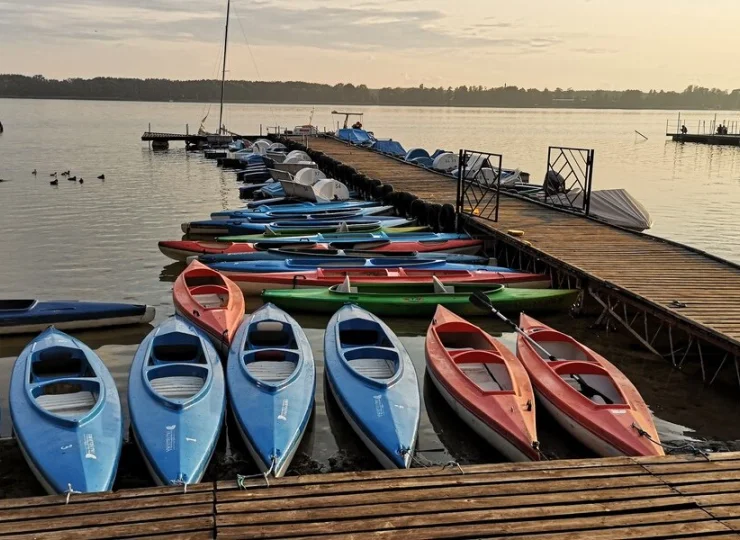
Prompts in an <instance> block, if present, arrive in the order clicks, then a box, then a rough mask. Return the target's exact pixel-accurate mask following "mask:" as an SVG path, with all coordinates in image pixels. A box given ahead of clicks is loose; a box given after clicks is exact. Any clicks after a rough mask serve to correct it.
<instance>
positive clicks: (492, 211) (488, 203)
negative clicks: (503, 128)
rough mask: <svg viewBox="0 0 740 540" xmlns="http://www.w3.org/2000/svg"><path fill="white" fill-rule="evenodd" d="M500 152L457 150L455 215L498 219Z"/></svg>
mask: <svg viewBox="0 0 740 540" xmlns="http://www.w3.org/2000/svg"><path fill="white" fill-rule="evenodd" d="M502 160H503V157H502V155H501V154H493V153H490V152H479V151H476V150H460V153H459V155H458V167H457V199H456V201H457V204H456V208H455V212H456V213H457V215H461V214H466V215H470V216H475V217H478V218H481V219H485V220H488V221H498V207H499V198H500V190H499V188H500V187H501V163H502Z"/></svg>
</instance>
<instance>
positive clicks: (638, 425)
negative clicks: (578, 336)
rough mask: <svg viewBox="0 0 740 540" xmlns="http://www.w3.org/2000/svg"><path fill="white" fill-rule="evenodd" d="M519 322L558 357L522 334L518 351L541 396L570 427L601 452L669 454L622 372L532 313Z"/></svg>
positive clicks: (581, 439)
mask: <svg viewBox="0 0 740 540" xmlns="http://www.w3.org/2000/svg"><path fill="white" fill-rule="evenodd" d="M519 326H521V328H522V330H523V331H524V332H526V334H527V335H529V337H531V338H532V339H533V340H534V341H535V342H537V343H538V344H540V345H541V346H542V347H543V348H544V349H545V350H547V351H548V352H549V353H550V354H551V355H553V356H555V357H556V358H558V360H556V361H552V360H548V359H547V358H543V357H542V355H540V354H539V353H538V351H537V349H536V348H535V347H534V346H533V345H532V344H530V343H529V341H528V340H526V339H524V338H523V337H522V336H518V337H517V355H518V356H519V359H520V360H521V361H522V364H524V367H525V368H526V369H527V372H528V373H529V377H530V378H531V380H532V384H533V385H534V388H535V390H536V392H537V397H538V398H539V399H541V401H542V404H543V405H544V406H545V408H546V409H547V410H548V411H549V412H550V414H552V416H553V417H555V419H556V420H557V421H558V422H559V423H560V425H561V426H562V427H563V428H565V430H567V431H569V432H570V433H571V434H572V435H573V436H574V437H575V438H576V439H578V440H579V441H581V442H582V443H583V444H584V445H586V446H587V447H589V448H590V449H591V450H593V451H594V452H596V453H597V454H599V455H601V456H660V455H663V453H664V452H663V448H662V447H661V446H660V445H659V444H657V443H658V442H659V441H660V440H659V438H658V433H657V431H656V429H655V424H654V423H653V418H652V415H651V414H650V410H648V407H647V405H646V404H645V401H643V399H642V397H641V396H640V393H639V392H638V391H637V388H635V387H634V385H633V384H632V383H631V382H630V380H629V379H628V378H627V377H626V376H625V375H624V374H623V373H622V372H621V371H619V370H618V369H617V368H616V367H615V366H614V365H612V364H611V363H610V362H609V361H607V360H606V359H605V358H604V357H602V356H601V355H599V354H597V353H596V352H594V351H592V350H591V349H589V348H588V347H586V346H584V345H582V344H580V343H578V342H577V341H576V340H575V339H573V338H572V337H570V336H567V335H565V334H563V333H561V332H558V331H557V330H553V329H552V328H550V327H549V326H547V325H545V324H542V323H541V322H538V321H536V320H535V319H533V318H531V317H528V316H526V315H524V314H522V315H521V317H520V322H519ZM561 359H562V360H561ZM650 438H652V439H653V440H654V441H655V442H652V441H650Z"/></svg>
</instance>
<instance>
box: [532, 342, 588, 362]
mask: <svg viewBox="0 0 740 540" xmlns="http://www.w3.org/2000/svg"><path fill="white" fill-rule="evenodd" d="M537 343H539V344H540V345H541V346H542V348H543V349H545V350H546V351H547V352H549V353H550V354H551V355H553V356H554V357H555V358H558V359H561V360H581V361H588V357H587V356H586V354H585V353H584V352H583V351H582V350H581V349H580V348H578V347H576V346H574V345H573V344H572V343H569V342H567V341H539V340H538V341H537ZM535 350H537V349H535ZM537 352H538V353H539V354H540V356H542V357H543V358H544V359H545V360H547V359H548V358H547V357H546V356H543V355H542V353H540V351H539V350H537Z"/></svg>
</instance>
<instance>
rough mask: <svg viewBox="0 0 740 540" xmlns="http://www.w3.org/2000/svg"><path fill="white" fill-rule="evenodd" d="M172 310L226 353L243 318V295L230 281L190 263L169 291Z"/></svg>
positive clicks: (205, 267)
mask: <svg viewBox="0 0 740 540" xmlns="http://www.w3.org/2000/svg"><path fill="white" fill-rule="evenodd" d="M172 299H173V301H174V304H175V310H176V311H177V313H178V314H179V315H181V316H182V317H185V318H186V319H188V320H189V321H191V322H192V323H193V324H195V325H196V326H198V327H199V328H201V329H202V330H204V331H205V332H206V333H208V335H209V336H210V337H211V339H212V340H213V342H214V343H215V344H216V345H217V346H219V347H220V348H221V349H222V350H228V348H229V345H230V344H231V340H232V338H233V337H234V334H235V333H236V331H237V329H238V328H239V325H240V324H241V322H242V319H243V318H244V311H245V309H244V295H242V292H241V291H240V290H239V287H238V286H237V285H236V284H235V283H234V282H233V281H231V280H230V279H227V278H225V277H224V276H222V275H221V274H219V273H218V272H216V271H215V270H211V269H210V268H208V267H207V266H205V265H204V264H201V263H199V262H198V261H193V262H192V263H190V265H189V266H188V267H187V268H186V269H185V270H184V271H183V273H182V274H180V275H179V276H178V278H177V280H176V281H175V284H174V286H173V288H172Z"/></svg>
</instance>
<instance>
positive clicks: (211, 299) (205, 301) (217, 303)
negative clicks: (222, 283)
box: [193, 293, 226, 309]
mask: <svg viewBox="0 0 740 540" xmlns="http://www.w3.org/2000/svg"><path fill="white" fill-rule="evenodd" d="M193 298H194V299H195V301H196V302H198V303H199V304H200V305H201V306H203V307H204V308H206V309H213V308H220V307H223V305H224V304H225V303H226V298H224V297H223V296H222V295H220V294H215V293H214V294H196V295H193Z"/></svg>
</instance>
